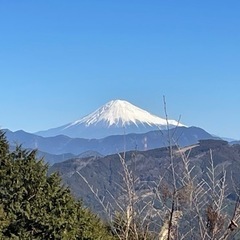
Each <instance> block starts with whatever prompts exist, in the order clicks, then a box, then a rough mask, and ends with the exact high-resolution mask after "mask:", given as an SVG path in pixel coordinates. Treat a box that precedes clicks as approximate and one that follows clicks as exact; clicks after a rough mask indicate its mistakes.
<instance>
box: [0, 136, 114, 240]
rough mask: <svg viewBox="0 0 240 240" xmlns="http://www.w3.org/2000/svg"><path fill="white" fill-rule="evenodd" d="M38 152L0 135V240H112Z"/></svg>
mask: <svg viewBox="0 0 240 240" xmlns="http://www.w3.org/2000/svg"><path fill="white" fill-rule="evenodd" d="M47 171H48V166H47V165H46V164H45V163H44V161H43V159H40V160H38V159H37V158H36V151H27V150H23V149H22V148H21V146H18V147H16V149H15V150H14V151H13V152H10V151H9V144H8V142H7V140H6V138H5V135H4V133H3V132H0V239H61V240H65V239H66V240H69V239H79V240H80V239H81V240H91V239H92V240H93V239H94V240H95V239H96V240H97V239H99V240H100V239H106V240H108V239H112V236H111V234H110V233H109V231H108V230H107V228H106V226H105V225H104V224H103V223H102V222H101V221H100V219H99V218H98V217H97V216H95V215H94V214H92V213H91V212H90V211H89V210H88V209H86V208H84V207H83V205H82V203H81V202H80V201H76V200H75V199H74V198H73V197H72V195H71V193H70V190H69V189H68V188H66V187H64V186H63V185H62V184H61V179H60V177H59V176H58V175H57V174H51V175H50V176H48V175H47Z"/></svg>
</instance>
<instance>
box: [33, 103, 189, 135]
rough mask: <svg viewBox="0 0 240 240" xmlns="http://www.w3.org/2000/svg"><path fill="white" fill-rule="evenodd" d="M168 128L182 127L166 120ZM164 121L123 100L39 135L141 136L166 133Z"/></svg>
mask: <svg viewBox="0 0 240 240" xmlns="http://www.w3.org/2000/svg"><path fill="white" fill-rule="evenodd" d="M168 123H169V126H170V127H174V126H177V125H179V126H184V125H183V124H181V123H178V122H177V121H175V120H168ZM166 127H167V121H166V119H163V118H160V117H158V116H155V115H152V114H150V113H149V112H147V111H145V110H143V109H141V108H138V107H136V106H134V105H133V104H131V103H129V102H127V101H123V100H113V101H110V102H108V103H106V104H105V105H103V106H102V107H100V108H98V109H97V110H96V111H94V112H93V113H91V114H89V115H87V116H85V117H83V118H82V119H80V120H77V121H75V122H72V123H69V124H66V125H64V126H61V127H58V128H53V129H49V130H46V131H41V132H38V133H37V134H38V135H41V136H54V135H59V134H63V135H67V136H70V137H81V138H103V137H106V136H110V135H118V134H125V133H144V132H148V131H151V130H157V129H166Z"/></svg>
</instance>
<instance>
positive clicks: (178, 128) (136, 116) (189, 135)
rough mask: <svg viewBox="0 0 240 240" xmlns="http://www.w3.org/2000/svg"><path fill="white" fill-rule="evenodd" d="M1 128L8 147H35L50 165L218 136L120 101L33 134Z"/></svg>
mask: <svg viewBox="0 0 240 240" xmlns="http://www.w3.org/2000/svg"><path fill="white" fill-rule="evenodd" d="M168 128H169V130H168ZM5 131H6V136H7V138H8V141H9V142H10V144H11V145H12V146H14V145H16V144H21V145H22V146H23V147H24V148H27V149H38V150H39V152H40V153H41V154H40V155H41V156H44V157H45V159H46V161H47V162H48V163H50V164H53V163H56V162H61V161H64V160H66V159H67V158H68V157H69V158H71V157H75V156H76V157H77V156H78V157H79V155H81V156H101V155H103V156H106V155H109V154H114V153H119V152H123V151H130V150H138V151H143V150H149V149H154V148H160V147H166V146H168V145H169V137H170V138H171V144H172V145H175V144H178V145H179V146H181V147H183V146H188V145H192V144H196V143H198V142H199V140H203V139H218V138H217V137H215V136H213V135H211V134H209V133H208V132H206V131H205V130H203V129H201V128H198V127H186V126H184V125H183V124H182V123H179V122H177V121H175V120H168V121H167V120H166V119H163V118H160V117H158V116H155V115H153V114H151V113H149V112H147V111H145V110H143V109H141V108H138V107H136V106H134V105H132V104H131V103H129V102H127V101H123V100H114V101H110V102H108V103H107V104H105V105H104V106H102V107H100V108H98V109H97V110H96V111H94V112H93V113H91V114H89V115H87V116H86V117H84V118H82V119H80V120H77V121H75V122H72V123H70V124H66V125H64V126H61V127H56V128H53V129H49V130H46V131H40V132H38V133H36V134H32V133H27V132H24V131H22V130H20V131H16V132H12V131H10V130H5Z"/></svg>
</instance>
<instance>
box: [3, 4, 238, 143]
mask: <svg viewBox="0 0 240 240" xmlns="http://www.w3.org/2000/svg"><path fill="white" fill-rule="evenodd" d="M239 13H240V1H239V0H235V1H234V0H233V1H232V0H229V1H226V0H211V1H209V0H201V1H197V0H196V1H195V0H188V1H186V0H181V1H180V0H151V1H146V0H144V1H143V0H131V1H129V0H121V1H117V0H108V1H107V0H95V1H94V0H70V1H69V0H51V1H47V0H41V1H30V0H21V1H19V0H11V1H9V0H0V86H1V93H0V104H1V107H0V127H1V128H9V129H11V130H14V131H15V130H18V129H23V130H25V131H29V132H35V131H38V130H45V129H48V128H52V127H57V126H60V125H63V124H66V123H69V122H72V121H75V120H77V119H79V118H81V117H83V116H84V115H87V114H88V113H90V112H92V111H93V110H95V109H96V108H97V107H100V106H101V105H103V104H105V103H106V102H108V101H110V100H112V99H124V100H128V101H130V102H131V103H133V104H135V105H137V106H139V107H141V108H144V109H145V110H148V111H149V112H151V113H153V114H156V115H158V116H161V117H163V116H164V112H163V101H162V97H163V95H165V96H166V99H167V105H168V113H169V117H170V118H173V119H178V117H179V115H181V116H182V119H181V120H182V122H183V123H184V124H186V125H189V126H192V125H194V126H199V127H202V128H204V129H205V130H207V131H208V132H210V133H214V134H217V135H220V136H225V137H232V138H236V139H240V107H239V105H240V14H239Z"/></svg>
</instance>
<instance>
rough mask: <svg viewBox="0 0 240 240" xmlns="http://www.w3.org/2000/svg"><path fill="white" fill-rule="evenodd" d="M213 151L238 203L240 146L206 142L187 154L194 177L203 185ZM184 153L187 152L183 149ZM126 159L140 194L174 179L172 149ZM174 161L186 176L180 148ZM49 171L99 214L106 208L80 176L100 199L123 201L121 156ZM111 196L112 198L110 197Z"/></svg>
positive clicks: (134, 154)
mask: <svg viewBox="0 0 240 240" xmlns="http://www.w3.org/2000/svg"><path fill="white" fill-rule="evenodd" d="M187 149H190V148H187ZM210 149H211V151H212V156H213V164H214V167H215V169H216V171H217V173H218V174H217V175H218V178H221V177H222V174H220V173H221V171H222V170H223V169H225V170H226V173H227V175H226V182H225V184H227V191H228V192H227V193H226V194H227V195H228V198H229V199H230V200H231V199H234V198H235V197H236V194H235V193H234V189H233V188H234V186H233V180H234V184H236V186H240V179H239V171H240V145H229V144H228V143H227V142H225V141H222V140H203V141H200V143H199V144H197V145H195V146H192V147H191V151H190V153H189V152H187V155H188V157H189V160H190V166H191V167H190V168H192V167H193V166H194V169H193V172H192V176H194V178H195V179H199V181H201V180H202V179H203V177H204V176H205V175H206V172H207V168H209V166H210V165H209V164H210V153H209V150H210ZM183 151H187V150H186V149H185V150H184V149H183ZM125 159H126V164H127V166H128V168H129V169H130V170H131V171H132V173H133V174H134V178H135V179H139V181H140V183H139V186H136V191H137V192H138V193H139V194H140V191H143V190H144V186H146V184H147V187H146V189H145V190H147V189H148V190H149V185H148V184H150V185H151V184H152V183H153V182H157V181H158V179H159V178H160V177H161V176H165V177H166V179H171V175H169V176H168V174H170V173H169V171H167V166H168V165H169V149H168V148H161V149H153V150H149V151H144V152H142V151H130V152H127V153H126V154H125ZM174 161H175V162H176V163H179V166H178V168H176V171H178V173H179V174H180V173H182V172H183V166H182V165H181V162H182V161H181V154H180V152H179V150H178V149H177V148H176V149H174ZM49 171H50V172H56V171H57V172H59V173H60V174H61V176H62V179H63V182H64V183H65V184H67V185H68V186H69V187H70V189H71V190H72V192H73V193H74V194H75V196H77V197H79V198H81V199H83V200H84V202H85V203H86V204H87V205H89V206H90V207H92V208H93V209H95V211H97V212H101V210H102V208H101V206H100V204H99V202H97V201H96V200H95V196H94V195H93V193H92V192H91V191H90V189H89V186H88V185H87V184H86V182H85V181H84V180H83V178H82V177H81V176H80V175H79V173H80V174H81V175H82V176H83V177H84V178H85V179H86V180H87V181H88V183H89V185H90V186H93V188H94V189H95V190H97V191H98V194H99V196H100V197H101V198H104V199H105V200H106V201H110V202H111V203H113V198H112V196H114V198H115V199H118V198H119V197H121V194H122V192H121V189H122V188H121V187H120V186H121V184H123V180H122V177H121V174H122V173H123V167H122V165H121V162H120V159H119V155H117V154H115V155H109V156H105V157H102V158H101V157H89V158H83V159H80V158H77V159H71V160H68V161H65V162H61V163H58V164H54V165H53V166H52V167H51V168H50V170H49ZM109 192H110V193H111V195H112V196H110V195H109V194H108V193H109Z"/></svg>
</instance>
